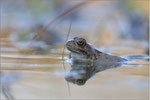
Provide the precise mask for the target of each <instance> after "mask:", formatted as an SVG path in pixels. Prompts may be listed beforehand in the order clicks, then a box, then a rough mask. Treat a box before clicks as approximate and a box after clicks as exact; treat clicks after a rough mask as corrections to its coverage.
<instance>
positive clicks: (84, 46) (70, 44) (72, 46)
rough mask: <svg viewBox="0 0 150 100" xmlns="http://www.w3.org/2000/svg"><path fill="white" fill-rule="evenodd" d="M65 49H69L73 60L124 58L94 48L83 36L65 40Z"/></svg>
mask: <svg viewBox="0 0 150 100" xmlns="http://www.w3.org/2000/svg"><path fill="white" fill-rule="evenodd" d="M66 47H67V49H68V50H69V51H70V58H71V59H72V60H73V61H84V60H85V61H87V60H89V61H98V62H122V61H127V60H126V59H124V58H122V57H119V56H115V55H110V54H107V53H104V52H101V51H99V50H97V49H95V48H94V47H93V46H92V45H91V44H89V43H87V42H86V40H85V39H84V38H80V37H74V38H73V39H72V40H69V41H67V43H66Z"/></svg>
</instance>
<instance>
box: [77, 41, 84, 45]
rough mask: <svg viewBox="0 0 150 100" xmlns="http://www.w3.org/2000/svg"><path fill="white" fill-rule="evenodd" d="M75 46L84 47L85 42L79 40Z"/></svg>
mask: <svg viewBox="0 0 150 100" xmlns="http://www.w3.org/2000/svg"><path fill="white" fill-rule="evenodd" d="M77 44H78V45H79V46H85V45H86V42H85V41H84V40H80V41H78V42H77Z"/></svg>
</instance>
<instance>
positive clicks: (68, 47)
mask: <svg viewBox="0 0 150 100" xmlns="http://www.w3.org/2000/svg"><path fill="white" fill-rule="evenodd" d="M66 47H67V49H68V50H69V51H70V52H74V53H78V54H81V53H80V52H78V51H76V50H75V49H72V48H71V47H70V46H69V45H67V46H66Z"/></svg>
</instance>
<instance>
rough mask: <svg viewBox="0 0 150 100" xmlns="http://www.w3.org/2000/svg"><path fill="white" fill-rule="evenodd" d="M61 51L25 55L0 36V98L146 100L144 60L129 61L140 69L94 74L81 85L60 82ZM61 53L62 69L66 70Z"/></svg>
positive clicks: (129, 67) (67, 67)
mask: <svg viewBox="0 0 150 100" xmlns="http://www.w3.org/2000/svg"><path fill="white" fill-rule="evenodd" d="M110 53H112V54H115V55H127V54H133V53H134V54H143V49H129V50H127V49H126V50H120V51H119V50H116V49H114V50H111V52H110ZM61 56H62V52H59V53H48V54H46V55H40V54H32V52H31V53H29V54H25V53H23V52H21V51H20V50H19V49H18V48H17V47H16V46H15V45H14V43H12V42H11V41H10V39H9V35H7V34H1V72H0V75H1V98H2V99H4V98H10V99H14V98H15V99H66V98H74V99H77V98H84V99H87V98H88V99H93V98H95V99H114V100H116V99H118V100H121V99H126V100H129V99H134V100H138V99H139V100H147V99H148V70H149V63H148V60H144V59H139V60H138V59H137V60H135V59H133V60H134V61H136V62H132V63H131V64H139V65H142V66H128V65H123V66H121V67H118V68H114V69H110V70H105V71H102V72H99V73H97V74H96V75H95V76H94V77H92V78H91V79H89V80H88V81H87V82H86V84H85V85H83V86H78V85H75V84H71V83H69V86H70V93H71V95H69V90H68V86H67V82H66V81H65V79H64V69H63V63H62V59H61ZM67 56H68V53H66V54H65V67H66V69H67V71H69V69H70V63H69V62H67V61H66V60H67V58H66V57H67Z"/></svg>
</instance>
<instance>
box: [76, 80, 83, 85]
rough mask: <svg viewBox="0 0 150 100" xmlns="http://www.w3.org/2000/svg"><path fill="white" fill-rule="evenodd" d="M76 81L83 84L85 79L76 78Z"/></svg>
mask: <svg viewBox="0 0 150 100" xmlns="http://www.w3.org/2000/svg"><path fill="white" fill-rule="evenodd" d="M76 83H77V84H78V85H83V84H84V83H85V81H84V80H83V79H77V80H76Z"/></svg>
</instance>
